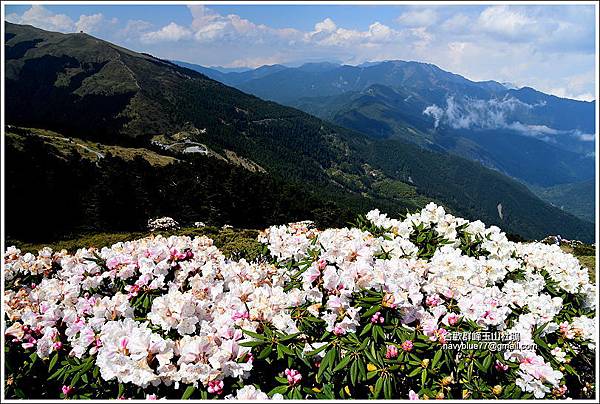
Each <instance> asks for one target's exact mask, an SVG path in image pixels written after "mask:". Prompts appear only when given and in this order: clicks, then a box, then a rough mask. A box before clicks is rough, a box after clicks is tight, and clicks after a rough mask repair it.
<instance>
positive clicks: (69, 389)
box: [62, 385, 75, 397]
mask: <svg viewBox="0 0 600 404" xmlns="http://www.w3.org/2000/svg"><path fill="white" fill-rule="evenodd" d="M73 391H75V388H74V387H71V386H67V385H64V386H62V393H63V394H64V395H65V397H66V396H70V395H71V394H72V393H73Z"/></svg>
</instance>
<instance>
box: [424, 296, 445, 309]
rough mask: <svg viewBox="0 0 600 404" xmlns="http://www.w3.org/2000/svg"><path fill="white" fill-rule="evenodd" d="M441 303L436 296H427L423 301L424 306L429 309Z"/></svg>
mask: <svg viewBox="0 0 600 404" xmlns="http://www.w3.org/2000/svg"><path fill="white" fill-rule="evenodd" d="M441 302H442V301H441V300H440V297H439V296H438V295H432V296H427V298H426V299H425V304H426V305H427V306H431V307H435V306H437V305H438V304H440V303H441Z"/></svg>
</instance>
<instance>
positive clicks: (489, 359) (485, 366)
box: [483, 355, 493, 372]
mask: <svg viewBox="0 0 600 404" xmlns="http://www.w3.org/2000/svg"><path fill="white" fill-rule="evenodd" d="M492 357H493V356H492V355H488V356H486V357H485V359H484V360H483V370H484V371H485V372H487V371H488V370H489V368H490V366H491V365H492Z"/></svg>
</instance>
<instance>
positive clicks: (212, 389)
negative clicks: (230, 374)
mask: <svg viewBox="0 0 600 404" xmlns="http://www.w3.org/2000/svg"><path fill="white" fill-rule="evenodd" d="M223 387H225V384H224V383H223V380H211V381H209V382H208V388H207V390H208V392H209V393H211V394H221V393H222V392H223Z"/></svg>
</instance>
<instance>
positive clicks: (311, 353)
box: [304, 344, 329, 356]
mask: <svg viewBox="0 0 600 404" xmlns="http://www.w3.org/2000/svg"><path fill="white" fill-rule="evenodd" d="M328 346H329V344H325V345H323V346H321V347H319V348H317V349H315V350H313V351H308V352H307V353H305V354H304V355H305V356H314V355H316V354H318V353H319V352H322V351H324V350H326V349H327V347H328Z"/></svg>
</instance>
